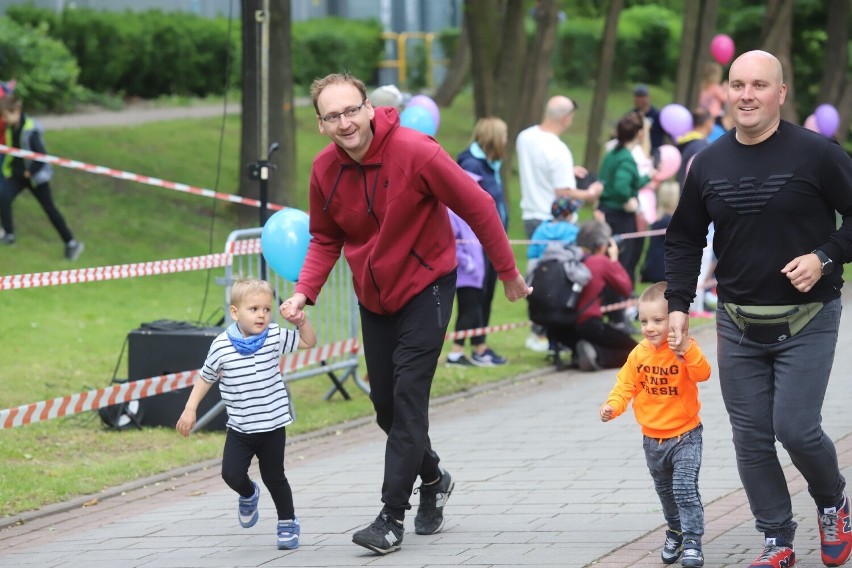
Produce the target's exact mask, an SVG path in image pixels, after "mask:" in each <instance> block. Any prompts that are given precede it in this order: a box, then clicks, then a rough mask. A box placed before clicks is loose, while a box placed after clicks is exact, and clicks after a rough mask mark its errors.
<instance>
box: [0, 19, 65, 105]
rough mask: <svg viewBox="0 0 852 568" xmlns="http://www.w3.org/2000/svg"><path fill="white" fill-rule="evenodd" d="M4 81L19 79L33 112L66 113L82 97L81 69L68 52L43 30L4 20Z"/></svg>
mask: <svg viewBox="0 0 852 568" xmlns="http://www.w3.org/2000/svg"><path fill="white" fill-rule="evenodd" d="M0 53H2V58H0V80H4V81H8V80H10V79H16V80H17V92H18V94H20V95H21V97H22V99H23V100H24V102H25V104H26V108H27V109H29V110H32V111H41V110H57V111H58V110H65V109H68V108H71V107H72V106H73V103H74V101H75V100H76V99H77V98H78V96H79V94H80V87H79V85H78V84H77V77H78V76H79V74H80V68H79V67H78V66H77V61H76V60H75V59H74V57H73V56H72V55H71V53H69V51H68V49H67V48H66V47H65V46H64V45H63V44H62V42H59V41H57V40H55V39H52V38H50V37H48V36H47V34H46V33H45V30H44V28H43V27H39V28H28V27H23V26H19V25H18V24H16V23H15V22H13V21H11V20H9V19H7V18H0Z"/></svg>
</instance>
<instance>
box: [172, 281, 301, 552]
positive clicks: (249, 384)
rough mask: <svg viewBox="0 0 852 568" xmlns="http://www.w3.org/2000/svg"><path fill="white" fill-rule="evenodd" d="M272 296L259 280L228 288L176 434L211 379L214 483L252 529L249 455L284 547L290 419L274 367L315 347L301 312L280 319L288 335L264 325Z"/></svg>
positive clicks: (186, 428) (290, 519) (292, 524)
mask: <svg viewBox="0 0 852 568" xmlns="http://www.w3.org/2000/svg"><path fill="white" fill-rule="evenodd" d="M274 297H275V295H274V292H273V290H272V287H271V286H270V285H269V283H268V282H265V281H263V280H258V279H254V278H246V279H242V280H238V281H236V282H235V283H234V285H233V287H232V288H231V319H233V320H234V323H233V324H231V326H230V327H228V329H226V330H225V331H224V332H223V333H221V334H219V335H218V336H217V337H216V339H214V340H213V343H212V345H211V346H210V351H209V353H208V354H207V359H206V360H205V361H204V366H203V367H202V368H201V376H200V377H199V378H198V379H197V380H196V381H195V385H194V386H193V387H192V392H191V393H190V395H189V399H188V400H187V402H186V407H185V408H184V410H183V413H182V414H181V415H180V419H179V420H178V422H177V430H178V432H180V433H181V434H183V435H184V436H189V433H190V431H191V430H192V427H193V426H194V425H195V420H196V412H197V410H198V405H199V404H200V403H201V400H202V399H203V398H204V395H206V394H207V391H209V390H210V387H211V386H212V385H213V383H215V382H216V381H217V380H219V381H220V382H219V393H220V395H221V397H222V400H223V401H224V402H225V407H226V408H227V411H228V423H227V434H226V436H225V449H224V451H223V454H222V479H224V480H225V483H227V484H228V487H230V488H231V489H233V490H234V491H236V492H237V493H238V494H239V496H240V497H239V500H238V513H237V515H238V519H239V521H240V525H241V526H242V527H243V528H249V527H252V526H254V525H255V523H257V520H258V517H259V514H258V511H257V505H258V500H259V497H260V489H259V488H258V486H257V483H255V482H254V481H252V480H251V479H250V478H249V476H248V469H249V466H250V465H251V460H252V457H254V456H257V460H258V466H259V468H260V477H261V479H262V480H263V484H264V485H265V486H266V489H267V490H268V491H269V494H270V496H271V497H272V501H273V502H274V503H275V508H276V509H277V512H278V526H277V531H276V532H277V535H278V548H279V550H285V549H286V550H292V549H294V548H298V547H299V534H300V526H299V519H298V518H297V517H296V513H295V510H294V507H293V492H292V490H291V489H290V483H289V482H288V481H287V477H286V476H285V475H284V444H285V442H286V439H287V437H286V432H285V427H286V426H287V425H288V424H290V423H292V422H293V417H292V413H291V411H290V398H289V396H288V393H287V389H286V388H285V386H284V380H283V378H282V377H281V373H280V371H279V369H280V363H281V355H282V353H292V352H293V351H295V350H296V349H309V348H311V347H313V346H314V345H316V342H317V336H316V334H315V333H314V329H313V327H312V326H311V324H310V322H308V319H307V316H306V314H305V312H303V311H300V312H299V313H298V315H297V316H294V317H287V318H286V319H287V321H288V322H289V323H291V324H293V325H295V326H296V329H295V330H291V329H284V328H281V327H279V326H278V324H275V323H270V322H269V319H270V314H271V313H272V303H273V300H274Z"/></svg>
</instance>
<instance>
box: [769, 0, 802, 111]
mask: <svg viewBox="0 0 852 568" xmlns="http://www.w3.org/2000/svg"><path fill="white" fill-rule="evenodd" d="M792 42H793V0H769V2H768V3H767V6H766V17H765V18H764V20H763V31H762V33H761V43H762V44H763V46H764V49H765V50H766V51H768V52H769V53H771V54H773V55H774V56H775V57H777V58H778V60H779V61H780V62H781V68H782V70H783V72H784V82H785V83H786V84H787V98H786V101H785V103H784V106H782V107H781V118H783V119H784V120H789V121H790V122H793V123H795V124H798V123H799V114H798V113H797V112H796V93H795V88H794V85H795V81H794V80H793V79H794V78H793V59H792V56H791V54H790V46H791V44H792Z"/></svg>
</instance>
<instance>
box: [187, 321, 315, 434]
mask: <svg viewBox="0 0 852 568" xmlns="http://www.w3.org/2000/svg"><path fill="white" fill-rule="evenodd" d="M298 346H299V332H298V331H294V330H289V329H282V328H281V327H280V326H278V324H274V323H272V324H269V334H268V335H267V337H266V341H265V342H264V343H263V345H262V346H261V348H260V349H258V350H257V351H255V352H254V353H252V354H251V355H240V354H239V353H237V350H236V349H234V346H233V344H232V343H231V340H230V339H228V334H227V333H226V332H223V333H220V334H219V335H218V336H217V337H216V339H214V340H213V344H212V345H210V352H209V353H208V354H207V360H206V361H204V366H203V367H202V368H201V378H203V379H204V380H205V381H207V382H208V383H214V382H216V380H218V379H219V378H220V376H221V380H220V382H219V394H220V395H221V397H222V400H223V401H224V402H225V406H226V407H227V409H228V428H232V429H233V430H236V431H237V432H243V433H246V434H250V433H253V432H269V431H270V430H275V429H277V428H280V427H282V426H287V425H288V424H290V423H292V422H293V417H292V415H291V413H290V398H289V397H288V396H287V389H285V388H284V380H283V378H282V377H281V372H280V371H279V364H280V361H281V354H282V353H292V352H293V351H295V350H296V348H298Z"/></svg>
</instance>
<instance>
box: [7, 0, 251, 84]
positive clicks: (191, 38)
mask: <svg viewBox="0 0 852 568" xmlns="http://www.w3.org/2000/svg"><path fill="white" fill-rule="evenodd" d="M8 14H9V17H10V18H13V19H14V20H15V21H17V22H19V23H21V24H23V25H27V26H32V27H44V28H45V29H46V30H47V31H48V33H49V34H51V36H52V37H55V38H56V39H59V40H61V41H62V43H64V44H65V46H66V47H67V48H68V49H69V50H70V51H71V53H73V54H74V57H76V59H77V62H78V64H79V66H80V69H81V73H80V83H81V84H82V85H84V86H85V87H87V88H89V89H91V90H93V91H96V92H100V93H123V94H126V95H134V96H140V97H145V98H154V97H158V96H161V95H195V96H205V95H209V94H212V93H221V92H222V89H223V86H224V84H225V77H224V76H223V71H224V68H225V60H226V57H228V56H230V58H231V63H232V64H231V68H232V70H233V71H232V76H231V83H232V84H236V83H238V80H237V79H238V78H239V76H240V74H239V63H240V60H239V53H240V42H241V34H240V33H239V30H240V28H239V24H237V25H236V33H234V30H233V29H232V33H231V40H230V44H229V43H228V38H227V35H228V34H227V27H228V20H227V19H226V18H215V19H209V18H204V17H201V16H197V15H195V14H189V13H184V12H168V13H165V12H162V11H160V10H147V11H144V12H130V11H126V12H110V11H97V10H91V9H85V8H77V9H66V10H64V11H63V12H62V14H61V15H59V16H57V15H56V14H55V13H54V12H52V11H50V10H45V9H40V8H36V7H34V6H32V5H19V6H13V7H10V8H9V10H8ZM228 50H230V53H229V52H228Z"/></svg>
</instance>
